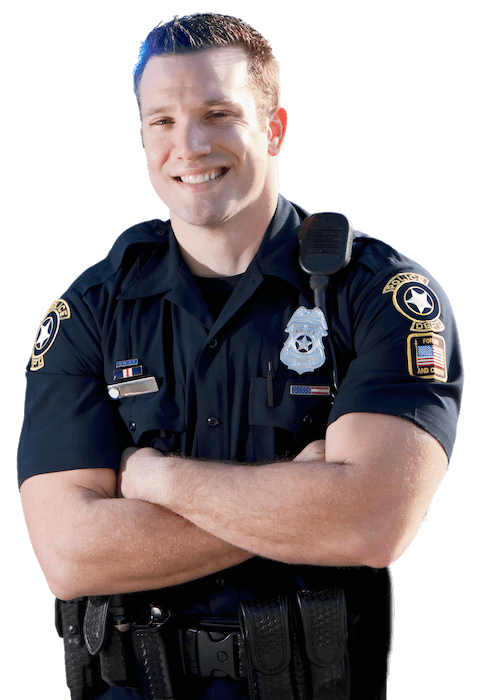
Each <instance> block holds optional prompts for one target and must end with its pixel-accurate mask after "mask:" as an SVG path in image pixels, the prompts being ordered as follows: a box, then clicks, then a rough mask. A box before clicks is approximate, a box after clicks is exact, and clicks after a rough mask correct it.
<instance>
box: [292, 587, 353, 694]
mask: <svg viewBox="0 0 482 700" xmlns="http://www.w3.org/2000/svg"><path fill="white" fill-rule="evenodd" d="M296 606H297V608H298V613H299V618H300V622H301V630H300V632H301V635H302V640H300V641H301V643H302V644H303V646H304V649H305V652H306V656H305V658H306V660H307V661H308V668H307V675H308V681H309V682H310V681H311V691H310V695H309V697H310V698H313V700H333V699H334V698H336V700H349V698H350V680H349V665H348V648H347V642H348V629H347V613H346V604H345V596H344V593H343V590H342V589H340V588H331V589H328V590H323V591H301V592H300V593H297V595H296ZM300 632H299V633H300Z"/></svg>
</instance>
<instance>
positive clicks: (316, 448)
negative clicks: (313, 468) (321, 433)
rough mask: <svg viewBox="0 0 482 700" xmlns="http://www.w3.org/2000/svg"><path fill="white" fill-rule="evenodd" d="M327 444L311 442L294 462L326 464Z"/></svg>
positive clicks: (324, 442)
mask: <svg viewBox="0 0 482 700" xmlns="http://www.w3.org/2000/svg"><path fill="white" fill-rule="evenodd" d="M325 444H326V441H325V440H315V441H314V442H310V443H309V444H308V445H306V447H305V448H304V449H303V450H301V452H300V453H299V455H297V456H296V457H295V458H294V460H293V462H311V461H319V462H326V457H325Z"/></svg>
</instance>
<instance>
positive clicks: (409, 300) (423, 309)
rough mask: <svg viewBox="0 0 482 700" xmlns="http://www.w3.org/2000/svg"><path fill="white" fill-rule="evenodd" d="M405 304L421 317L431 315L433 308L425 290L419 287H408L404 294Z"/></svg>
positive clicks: (431, 300)
mask: <svg viewBox="0 0 482 700" xmlns="http://www.w3.org/2000/svg"><path fill="white" fill-rule="evenodd" d="M405 302H406V304H407V306H408V307H409V308H410V309H412V310H413V311H415V312H416V313H419V314H420V315H421V316H425V315H426V314H430V313H432V311H433V307H434V302H433V299H432V298H430V297H429V295H428V293H427V290H426V289H422V288H421V287H410V289H409V290H408V291H407V292H406V294H405Z"/></svg>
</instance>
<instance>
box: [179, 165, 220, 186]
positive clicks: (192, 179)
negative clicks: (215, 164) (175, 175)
mask: <svg viewBox="0 0 482 700" xmlns="http://www.w3.org/2000/svg"><path fill="white" fill-rule="evenodd" d="M222 174H223V171H222V169H221V170H216V171H215V172H212V173H204V175H181V176H180V178H179V179H180V180H181V182H187V183H188V184H189V185H200V184H201V182H207V181H208V180H216V178H218V177H220V176H221V175H222Z"/></svg>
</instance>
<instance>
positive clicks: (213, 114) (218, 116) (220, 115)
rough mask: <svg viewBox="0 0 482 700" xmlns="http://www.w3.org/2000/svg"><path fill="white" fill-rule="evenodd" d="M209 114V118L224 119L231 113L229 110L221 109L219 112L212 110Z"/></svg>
mask: <svg viewBox="0 0 482 700" xmlns="http://www.w3.org/2000/svg"><path fill="white" fill-rule="evenodd" d="M208 116H209V119H222V118H223V117H229V116H231V115H230V113H229V112H222V111H221V110H219V111H217V112H211V113H210V114H209V115H208Z"/></svg>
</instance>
